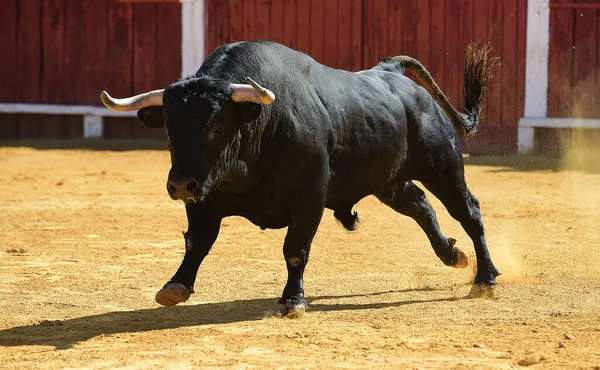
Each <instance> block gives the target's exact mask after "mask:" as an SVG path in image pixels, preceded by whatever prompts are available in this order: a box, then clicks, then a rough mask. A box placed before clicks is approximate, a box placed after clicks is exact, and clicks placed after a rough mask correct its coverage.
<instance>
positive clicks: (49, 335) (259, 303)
mask: <svg viewBox="0 0 600 370" xmlns="http://www.w3.org/2000/svg"><path fill="white" fill-rule="evenodd" d="M440 289H441V288H440ZM431 290H437V289H432V288H421V289H408V290H398V291H389V292H381V293H371V294H364V295H345V296H322V297H312V301H316V302H313V303H311V304H310V305H309V312H315V311H340V310H364V309H378V308H386V307H400V306H404V305H409V304H415V303H428V302H440V301H450V300H455V299H456V298H454V297H452V298H442V299H440V298H437V299H427V300H406V301H399V302H384V303H379V302H378V303H365V304H352V303H350V304H323V303H318V301H319V300H321V299H335V298H351V297H359V296H364V297H368V296H375V295H381V294H386V293H402V292H411V291H413V292H415V291H425V292H426V291H431ZM275 303H276V300H275V299H266V298H265V299H248V300H239V301H232V302H219V303H205V304H197V305H182V306H176V307H157V308H150V309H144V310H137V311H125V312H124V311H119V312H109V313H105V314H100V315H92V316H84V317H79V318H75V319H70V320H64V321H43V322H42V323H40V324H34V325H26V326H20V327H14V328H10V329H5V330H2V331H0V346H26V345H42V346H53V347H55V348H57V349H68V348H71V347H72V346H73V345H74V344H76V343H78V342H81V341H86V340H88V339H91V338H94V337H96V336H98V335H101V334H118V333H137V332H144V331H151V330H161V329H174V328H181V327H188V326H201V325H209V324H226V323H232V322H243V321H252V320H261V319H263V318H266V317H270V315H271V312H272V311H271V310H272V309H273V307H274V306H275Z"/></svg>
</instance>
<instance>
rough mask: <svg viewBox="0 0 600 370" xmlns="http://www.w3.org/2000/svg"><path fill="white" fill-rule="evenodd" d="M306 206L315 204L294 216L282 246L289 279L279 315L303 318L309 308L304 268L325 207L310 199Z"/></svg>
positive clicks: (282, 297) (282, 296) (280, 302)
mask: <svg viewBox="0 0 600 370" xmlns="http://www.w3.org/2000/svg"><path fill="white" fill-rule="evenodd" d="M307 203H313V204H312V207H311V206H308V207H307V206H303V207H302V211H301V212H298V213H296V214H295V215H294V217H293V218H294V223H293V224H292V225H290V227H289V228H288V232H287V235H286V237H285V242H284V244H283V256H284V258H285V264H286V267H287V272H288V278H287V283H286V285H285V288H284V289H283V294H282V295H281V298H280V299H279V301H278V303H277V307H276V309H275V315H276V316H280V317H283V316H287V317H289V318H295V317H300V316H302V314H303V313H304V312H305V311H306V309H307V307H308V305H307V303H306V299H305V297H304V269H305V268H306V264H307V263H308V255H309V253H310V246H311V243H312V240H313V238H314V236H315V233H316V232H317V228H318V227H319V222H320V221H321V216H322V215H323V209H324V205H323V204H319V203H317V204H314V203H315V202H314V201H308V200H307Z"/></svg>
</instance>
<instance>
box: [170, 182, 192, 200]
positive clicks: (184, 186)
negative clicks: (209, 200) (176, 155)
mask: <svg viewBox="0 0 600 370" xmlns="http://www.w3.org/2000/svg"><path fill="white" fill-rule="evenodd" d="M199 187H200V183H198V180H196V179H194V178H184V177H179V176H177V177H175V176H173V177H170V178H169V181H167V192H168V193H169V196H170V197H171V199H173V200H193V199H195V198H196V197H197V195H196V194H195V193H196V192H197V190H198V189H199Z"/></svg>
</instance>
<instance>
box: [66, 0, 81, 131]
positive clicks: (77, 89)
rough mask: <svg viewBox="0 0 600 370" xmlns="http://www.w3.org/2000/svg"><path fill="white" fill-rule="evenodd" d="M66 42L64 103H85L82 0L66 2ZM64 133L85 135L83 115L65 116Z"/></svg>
mask: <svg viewBox="0 0 600 370" xmlns="http://www.w3.org/2000/svg"><path fill="white" fill-rule="evenodd" d="M65 5H66V6H65V31H64V32H65V44H64V53H63V70H64V71H67V72H66V73H64V74H63V81H64V84H65V86H66V88H65V91H64V92H63V103H64V104H84V103H85V97H84V95H85V75H84V63H85V61H84V53H83V52H82V50H84V37H85V34H84V32H82V31H83V30H84V29H85V23H84V20H83V17H82V14H83V4H82V2H81V1H77V0H68V3H67V4H65ZM63 134H64V137H65V138H80V137H82V136H83V118H82V117H81V116H79V117H78V116H65V117H64V119H63Z"/></svg>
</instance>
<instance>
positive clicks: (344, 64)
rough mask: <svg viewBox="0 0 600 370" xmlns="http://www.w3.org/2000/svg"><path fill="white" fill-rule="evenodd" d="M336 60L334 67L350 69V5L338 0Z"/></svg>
mask: <svg viewBox="0 0 600 370" xmlns="http://www.w3.org/2000/svg"><path fill="white" fill-rule="evenodd" d="M337 11H338V13H337V15H338V19H337V26H338V27H337V60H336V62H335V67H336V68H340V69H345V70H350V69H352V6H351V4H349V3H347V2H344V1H343V0H340V1H339V2H338V8H337Z"/></svg>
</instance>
